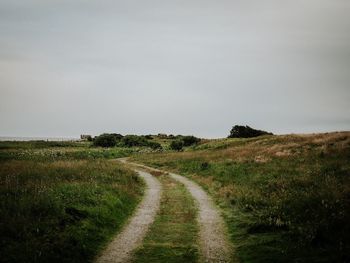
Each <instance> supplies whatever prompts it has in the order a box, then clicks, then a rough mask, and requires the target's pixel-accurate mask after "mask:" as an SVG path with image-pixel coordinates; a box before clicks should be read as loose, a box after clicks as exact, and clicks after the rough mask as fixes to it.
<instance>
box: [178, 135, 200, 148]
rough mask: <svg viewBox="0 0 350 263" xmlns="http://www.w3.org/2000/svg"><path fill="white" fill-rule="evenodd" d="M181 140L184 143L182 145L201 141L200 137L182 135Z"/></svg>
mask: <svg viewBox="0 0 350 263" xmlns="http://www.w3.org/2000/svg"><path fill="white" fill-rule="evenodd" d="M182 141H183V143H184V146H191V145H195V144H198V143H199V142H200V141H201V139H199V138H197V137H194V136H183V137H182Z"/></svg>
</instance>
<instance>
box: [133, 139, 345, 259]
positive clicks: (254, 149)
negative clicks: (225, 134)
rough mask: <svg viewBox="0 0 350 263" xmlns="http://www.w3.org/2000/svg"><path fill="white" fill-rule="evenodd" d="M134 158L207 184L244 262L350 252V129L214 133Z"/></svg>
mask: <svg viewBox="0 0 350 263" xmlns="http://www.w3.org/2000/svg"><path fill="white" fill-rule="evenodd" d="M134 159H135V160H137V161H139V162H143V163H145V164H147V165H150V166H154V167H160V168H163V169H168V170H173V171H176V172H179V173H181V174H184V175H187V176H189V177H190V178H192V179H193V180H195V181H197V182H198V183H200V184H201V185H202V186H203V187H205V188H206V189H207V190H208V191H209V192H210V193H211V194H212V196H213V197H214V198H215V200H216V201H217V203H218V204H220V205H221V206H222V207H223V209H224V211H225V218H226V221H227V224H228V226H229V229H230V233H231V238H232V241H233V242H234V244H235V245H236V251H237V255H238V257H239V258H240V260H241V261H242V262H346V261H347V260H349V259H350V255H349V251H350V246H349V241H350V240H349V237H350V228H349V224H348V222H350V213H349V211H350V199H349V196H350V178H349V172H350V163H349V160H350V134H349V133H330V134H320V135H304V136H297V135H290V136H266V137H259V138H254V139H223V140H212V141H208V142H206V143H204V144H201V145H199V146H196V147H193V148H192V149H191V150H189V151H186V152H180V153H163V154H151V155H138V156H135V157H134Z"/></svg>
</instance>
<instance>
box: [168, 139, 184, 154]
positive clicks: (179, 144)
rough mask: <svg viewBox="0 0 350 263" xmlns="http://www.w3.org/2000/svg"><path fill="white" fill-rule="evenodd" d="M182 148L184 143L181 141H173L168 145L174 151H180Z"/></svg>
mask: <svg viewBox="0 0 350 263" xmlns="http://www.w3.org/2000/svg"><path fill="white" fill-rule="evenodd" d="M183 147H184V143H183V141H182V140H174V141H172V142H171V143H170V149H172V150H175V151H181V150H182V148H183Z"/></svg>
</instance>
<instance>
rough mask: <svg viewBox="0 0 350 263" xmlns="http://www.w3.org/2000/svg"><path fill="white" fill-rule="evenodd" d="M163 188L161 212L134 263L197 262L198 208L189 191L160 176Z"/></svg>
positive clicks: (136, 254)
mask: <svg viewBox="0 0 350 263" xmlns="http://www.w3.org/2000/svg"><path fill="white" fill-rule="evenodd" d="M158 178H159V179H160V181H161V183H162V185H163V196H162V199H161V205H160V211H159V213H158V215H157V217H156V219H155V222H154V224H153V225H152V227H151V229H150V231H149V233H148V235H147V236H146V239H145V241H144V244H143V246H142V247H141V248H140V249H139V250H138V251H136V253H135V259H134V262H140V263H142V262H159V263H161V262H164V263H165V262H166V263H175V262H177V263H182V262H197V258H198V248H197V245H196V244H197V231H198V228H197V221H196V207H195V204H194V201H193V199H192V198H191V196H190V194H189V193H188V192H187V191H186V189H185V187H184V186H183V185H181V184H179V183H177V182H176V181H174V180H173V179H171V178H169V177H168V176H166V175H165V176H164V175H159V174H158Z"/></svg>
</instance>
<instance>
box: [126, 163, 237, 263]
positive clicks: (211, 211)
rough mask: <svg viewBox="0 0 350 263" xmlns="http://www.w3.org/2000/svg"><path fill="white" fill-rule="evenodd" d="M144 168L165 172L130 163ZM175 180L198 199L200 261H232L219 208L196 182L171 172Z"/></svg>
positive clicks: (231, 251) (231, 249) (212, 262)
mask: <svg viewBox="0 0 350 263" xmlns="http://www.w3.org/2000/svg"><path fill="white" fill-rule="evenodd" d="M129 164H132V165H134V166H137V167H140V168H142V169H146V170H150V171H152V170H153V171H157V172H164V171H161V170H158V169H155V168H151V167H148V166H145V165H140V164H135V163H129ZM169 175H170V176H171V177H172V178H174V179H175V180H177V181H179V182H181V183H182V184H184V185H185V187H186V188H187V190H188V191H189V192H190V193H191V195H192V196H193V198H194V199H195V200H196V202H197V204H198V208H199V214H198V223H199V226H200V233H199V237H200V240H199V243H200V252H201V255H200V262H208V263H209V262H210V263H218V262H220V263H221V262H222V263H224V262H232V261H233V259H232V254H233V248H232V245H231V243H230V242H229V241H228V233H227V229H226V226H225V223H224V221H223V219H222V217H221V216H220V212H219V210H218V209H217V208H216V206H215V204H214V202H213V201H212V200H211V198H210V197H209V196H208V195H207V193H206V192H205V191H204V190H203V189H202V188H201V187H200V186H199V185H198V184H196V183H195V182H193V181H191V180H189V179H188V178H186V177H184V176H181V175H178V174H173V173H169Z"/></svg>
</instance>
